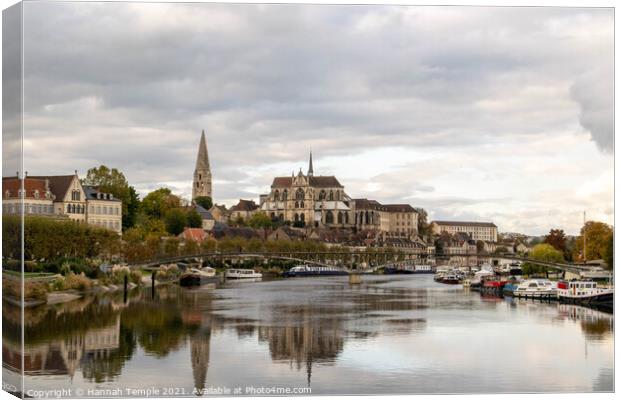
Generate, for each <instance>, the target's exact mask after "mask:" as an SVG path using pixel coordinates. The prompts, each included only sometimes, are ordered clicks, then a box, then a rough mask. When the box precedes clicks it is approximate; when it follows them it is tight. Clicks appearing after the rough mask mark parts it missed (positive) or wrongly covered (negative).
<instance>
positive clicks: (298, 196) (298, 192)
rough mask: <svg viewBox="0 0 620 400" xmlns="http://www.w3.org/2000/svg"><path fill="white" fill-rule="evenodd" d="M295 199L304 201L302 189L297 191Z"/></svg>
mask: <svg viewBox="0 0 620 400" xmlns="http://www.w3.org/2000/svg"><path fill="white" fill-rule="evenodd" d="M295 199H296V200H303V199H304V191H303V189H302V188H299V189H297V191H296V192H295Z"/></svg>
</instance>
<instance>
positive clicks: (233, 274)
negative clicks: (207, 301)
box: [224, 269, 263, 279]
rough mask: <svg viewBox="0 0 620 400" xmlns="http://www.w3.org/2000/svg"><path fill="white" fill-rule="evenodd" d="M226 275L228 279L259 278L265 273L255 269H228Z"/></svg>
mask: <svg viewBox="0 0 620 400" xmlns="http://www.w3.org/2000/svg"><path fill="white" fill-rule="evenodd" d="M224 276H225V277H226V279H258V278H262V277H263V274H261V273H259V272H256V271H254V270H253V269H227V270H226V273H225V274H224Z"/></svg>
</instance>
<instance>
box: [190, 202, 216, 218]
mask: <svg viewBox="0 0 620 400" xmlns="http://www.w3.org/2000/svg"><path fill="white" fill-rule="evenodd" d="M194 210H196V211H197V212H198V214H200V216H201V217H202V219H214V218H213V214H211V212H209V210H207V209H206V208H204V207H202V206H201V205H199V204H195V205H194Z"/></svg>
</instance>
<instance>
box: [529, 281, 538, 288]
mask: <svg viewBox="0 0 620 400" xmlns="http://www.w3.org/2000/svg"><path fill="white" fill-rule="evenodd" d="M528 287H538V285H537V284H536V283H535V282H532V283H530V285H529V286H528Z"/></svg>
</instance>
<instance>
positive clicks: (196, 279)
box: [179, 267, 218, 286]
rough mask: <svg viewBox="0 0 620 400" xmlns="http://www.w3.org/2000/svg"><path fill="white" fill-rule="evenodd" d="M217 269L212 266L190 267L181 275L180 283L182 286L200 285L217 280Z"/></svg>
mask: <svg viewBox="0 0 620 400" xmlns="http://www.w3.org/2000/svg"><path fill="white" fill-rule="evenodd" d="M217 280H218V278H217V277H216V276H215V269H214V268H211V267H205V268H188V269H187V270H185V272H183V273H182V274H181V276H180V277H179V285H181V286H198V285H203V284H205V283H213V282H217Z"/></svg>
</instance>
